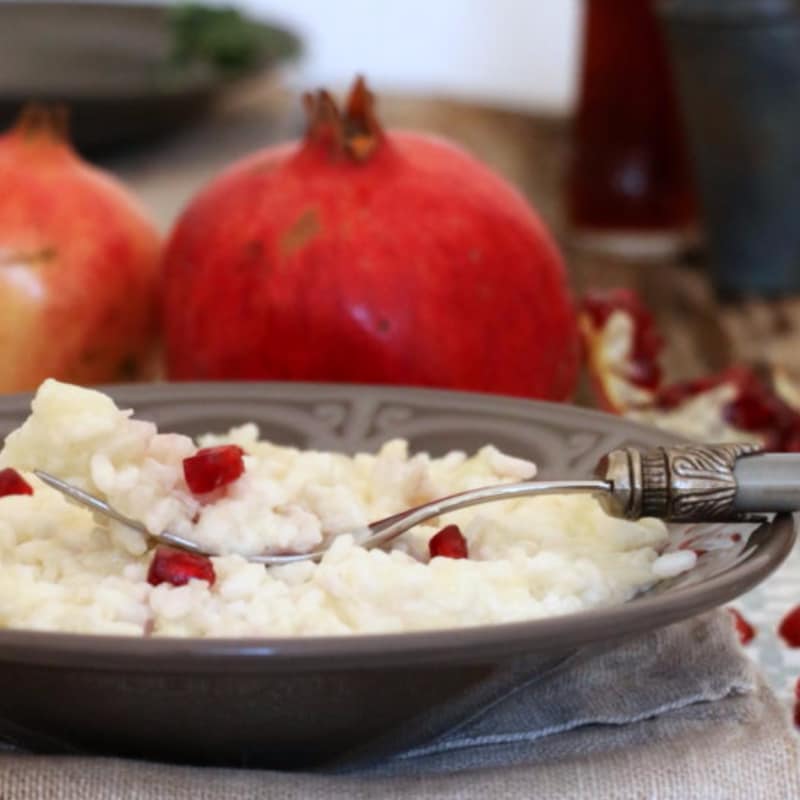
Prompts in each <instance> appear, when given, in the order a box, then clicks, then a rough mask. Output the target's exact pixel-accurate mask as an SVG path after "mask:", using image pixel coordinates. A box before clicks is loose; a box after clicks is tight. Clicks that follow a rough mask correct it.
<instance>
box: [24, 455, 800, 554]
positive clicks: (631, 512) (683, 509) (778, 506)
mask: <svg viewBox="0 0 800 800" xmlns="http://www.w3.org/2000/svg"><path fill="white" fill-rule="evenodd" d="M34 473H35V474H36V476H37V477H38V478H40V479H41V480H42V481H43V482H44V483H46V484H48V485H49V486H52V487H53V488H54V489H57V490H58V491H60V492H62V493H63V494H64V495H66V496H67V497H68V498H70V499H71V500H74V501H76V502H77V503H80V504H81V505H84V506H86V507H88V508H90V509H92V510H93V511H96V512H98V513H100V514H102V515H103V516H105V517H108V518H110V519H113V520H116V521H117V522H120V523H122V524H123V525H126V526H127V527H129V528H132V529H134V530H136V531H139V532H140V533H144V534H145V535H147V536H150V537H151V538H153V539H155V540H156V541H158V542H161V543H163V544H168V545H171V546H173V547H179V548H181V549H183V550H188V551H190V552H192V553H200V554H202V555H215V554H214V553H210V552H208V551H207V550H205V549H203V548H202V547H201V546H200V545H198V544H197V543H196V542H193V541H191V540H190V539H185V538H183V537H182V536H177V535H175V534H173V533H170V532H169V531H162V532H161V533H158V534H155V533H152V532H151V531H149V530H147V528H146V527H145V526H144V525H143V524H142V523H141V522H140V521H138V520H135V519H131V518H130V517H128V516H126V515H124V514H122V513H121V512H120V511H118V510H117V509H115V508H113V507H112V506H110V505H109V504H108V503H106V502H105V501H104V500H101V499H100V498H99V497H96V496H94V495H92V494H89V493H88V492H85V491H83V489H79V488H78V487H77V486H73V485H72V484H70V483H67V482H66V481H62V480H61V479H60V478H57V477H55V476H54V475H51V474H49V473H47V472H42V471H41V470H34ZM596 475H597V477H596V478H594V479H591V480H555V481H537V480H528V481H521V482H518V483H506V484H500V485H494V486H483V487H480V488H477V489H470V490H468V491H465V492H459V493H458V494H452V495H449V496H447V497H441V498H439V499H436V500H432V501H430V502H428V503H423V504H422V505H419V506H415V507H414V508H410V509H407V510H406V511H401V512H400V513H398V514H393V515H392V516H390V517H386V518H385V519H381V520H378V521H376V522H372V523H370V524H369V525H367V526H366V527H365V528H362V529H360V530H357V531H350V533H352V534H353V535H355V536H356V540H357V541H358V543H359V546H361V547H364V548H366V549H372V548H374V547H383V546H385V545H386V544H388V543H389V542H391V541H392V540H393V539H396V538H397V537H398V536H400V535H401V534H403V533H405V532H406V531H408V530H409V529H411V528H413V527H414V526H415V525H419V524H420V523H422V522H425V521H426V520H429V519H432V518H434V517H438V516H440V515H442V514H446V513H448V512H450V511H456V510H458V509H461V508H467V507H469V506H475V505H480V504H483V503H490V502H496V501H498V500H510V499H513V498H518V497H531V496H537V495H553V494H576V493H577V494H590V495H594V496H596V497H597V499H598V500H599V501H600V502H601V504H602V505H603V507H604V509H605V510H606V512H607V513H609V514H611V515H612V516H617V517H623V518H626V519H639V518H641V517H644V516H649V517H658V518H660V519H663V520H665V521H681V522H711V521H715V520H729V521H734V520H745V521H748V520H751V519H752V517H751V516H749V514H750V513H751V512H759V513H775V512H780V511H794V510H796V509H800V455H798V454H785V453H760V452H759V448H758V447H757V446H755V445H749V444H722V445H683V446H677V447H659V448H656V449H655V450H651V451H641V450H638V449H636V448H632V447H629V448H625V449H621V450H613V451H612V452H610V453H608V455H606V456H604V457H603V458H602V459H601V461H600V463H599V464H598V466H597V469H596ZM328 547H329V544H328V545H326V546H325V547H323V548H322V549H318V550H314V551H311V552H308V553H288V554H275V555H272V554H270V555H253V556H247V559H248V561H252V562H255V563H258V564H264V565H266V566H280V565H284V564H292V563H295V562H298V561H309V560H310V561H319V560H320V559H321V558H322V557H323V556H324V555H325V553H326V551H327V549H328Z"/></svg>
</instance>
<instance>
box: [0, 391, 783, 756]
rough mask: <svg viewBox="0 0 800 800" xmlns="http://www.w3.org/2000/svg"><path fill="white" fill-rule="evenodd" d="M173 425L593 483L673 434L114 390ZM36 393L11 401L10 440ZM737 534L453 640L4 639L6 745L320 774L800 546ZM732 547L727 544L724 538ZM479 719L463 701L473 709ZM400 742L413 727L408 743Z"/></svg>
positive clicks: (691, 533)
mask: <svg viewBox="0 0 800 800" xmlns="http://www.w3.org/2000/svg"><path fill="white" fill-rule="evenodd" d="M110 393H111V394H112V395H113V396H114V397H115V398H116V399H117V400H118V401H119V402H121V403H122V404H123V405H125V406H130V407H133V408H135V409H136V410H137V413H138V415H139V416H141V417H145V418H149V419H153V420H155V421H157V422H158V423H159V425H160V426H162V427H163V428H164V429H171V430H177V431H181V432H184V433H189V434H196V433H200V432H205V431H212V430H217V431H219V430H224V429H226V428H227V427H228V426H230V425H232V424H236V423H240V422H242V421H246V420H255V421H256V422H258V423H259V424H260V426H261V430H262V435H263V436H264V437H267V438H270V439H273V440H275V441H278V442H283V443H292V444H297V445H300V446H303V447H317V448H328V449H334V450H341V451H345V452H352V451H355V450H358V449H368V450H373V449H374V448H376V447H377V446H378V445H379V444H380V443H381V442H383V441H385V440H386V439H388V438H392V437H397V436H402V437H405V438H407V439H409V440H410V442H411V446H412V448H413V449H425V450H429V451H431V452H433V453H437V454H441V453H443V452H444V451H446V450H448V449H451V448H461V449H468V450H472V449H475V448H476V447H478V446H480V445H482V444H485V443H487V442H493V443H494V444H496V445H497V446H499V447H501V448H502V449H505V450H507V451H508V452H510V453H514V454H517V455H520V456H524V457H528V458H532V459H534V460H535V461H537V462H538V463H539V465H540V467H541V473H540V474H541V475H542V476H543V477H547V476H550V477H552V476H556V475H560V476H583V475H587V474H588V473H589V472H590V471H591V469H592V467H593V466H594V464H595V462H596V461H597V459H598V457H599V456H600V455H601V454H603V453H605V452H606V451H608V450H610V449H612V448H614V447H619V446H621V445H630V444H633V445H640V446H648V445H654V444H661V443H664V442H665V441H667V440H668V437H666V436H665V434H663V433H661V432H659V431H656V430H653V429H651V428H647V427H643V426H639V425H635V424H632V423H629V422H626V421H623V420H620V419H618V418H615V417H610V416H607V415H604V414H599V413H594V412H590V411H584V410H580V409H576V408H572V407H568V406H560V405H552V404H547V403H535V402H529V401H524V400H515V399H508V398H500V397H494V396H490V395H477V394H461V393H455V392H442V391H430V390H427V391H426V390H418V389H399V388H390V387H359V386H346V385H310V384H257V383H249V384H237V383H228V384H188V383H187V384H164V385H148V386H123V387H116V388H113V389H111V390H110ZM29 402H30V397H29V396H15V397H6V398H0V434H3V433H5V432H7V431H8V430H10V429H11V428H13V427H15V426H16V425H17V424H18V423H19V422H20V420H21V419H23V418H24V417H25V416H26V414H27V411H28V406H29ZM734 530H736V531H742V530H744V531H746V532H748V531H750V530H752V526H750V528H744V529H743V528H742V526H738V527H737V526H730V525H724V526H720V525H701V526H692V527H691V530H688V529H687V528H686V527H685V526H684V527H675V528H673V529H671V545H670V546H671V547H677V546H678V545H679V544H680V543H681V542H682V541H684V540H685V538H687V537H691V538H692V539H693V540H695V541H696V542H697V545H696V546H697V547H698V548H699V549H707V550H708V552H707V553H706V555H703V556H701V558H700V559H699V562H698V566H697V567H696V568H695V570H693V571H692V572H691V573H689V574H686V575H683V576H680V577H679V578H677V579H673V580H671V581H669V582H664V583H662V584H660V585H659V587H657V589H655V590H653V591H651V592H648V593H645V594H642V595H641V596H639V597H638V598H636V599H635V600H633V601H631V602H630V603H628V604H626V605H622V606H617V607H613V608H606V609H599V610H595V611H590V612H584V613H580V614H573V615H569V616H563V617H559V618H551V619H545V620H535V621H531V622H521V623H514V624H507V625H496V626H491V627H475V628H468V629H462V630H447V631H439V632H426V633H409V634H390V635H383V636H380V635H368V636H353V637H338V638H330V637H325V638H323V637H316V638H305V639H299V638H298V639H285V638H284V639H210V640H209V639H207V640H200V639H185V640H182V639H131V638H123V637H101V636H83V635H70V634H47V633H33V632H25V631H0V682H1V683H2V685H3V686H5V687H13V690H11V691H9V690H6V691H3V692H0V735H4V736H5V737H7V738H10V739H12V740H14V741H16V742H17V743H19V744H22V745H25V746H29V747H39V748H47V749H51V750H52V749H73V750H75V749H78V750H88V751H93V752H104V753H115V754H125V755H133V756H143V757H148V758H156V759H163V760H175V761H189V762H195V763H227V764H261V765H271V766H308V765H310V764H315V763H319V762H324V761H325V760H328V759H331V758H335V757H336V756H340V755H341V754H343V753H345V752H347V751H349V750H351V749H353V748H359V747H363V746H364V745H366V744H367V743H374V742H375V741H379V740H380V738H381V737H382V736H384V735H386V734H387V733H389V732H393V733H394V734H398V732H401V731H402V729H403V728H404V726H405V725H407V724H410V723H412V722H413V721H414V720H417V719H418V718H419V717H421V716H423V715H424V716H425V717H426V719H428V720H433V721H434V725H433V728H435V726H436V725H438V726H440V727H441V726H445V725H448V724H451V723H452V722H453V721H454V720H453V719H452V718H451V717H450V715H449V713H448V712H447V711H446V709H448V708H452V701H453V700H454V699H455V698H459V697H466V696H471V697H473V698H475V702H479V700H480V686H481V682H482V681H484V680H485V679H487V678H489V677H490V676H491V675H492V674H493V673H495V672H496V671H497V670H498V669H500V668H501V667H502V666H503V665H504V664H506V663H507V661H508V660H509V659H510V658H511V657H513V656H517V655H521V654H525V655H526V656H528V657H529V658H530V665H531V669H535V668H536V665H537V664H541V665H545V664H552V663H554V662H557V661H558V660H559V659H561V658H563V657H564V656H565V655H567V654H568V653H570V652H572V651H574V650H575V649H577V648H580V647H582V646H585V645H587V644H589V643H592V642H597V641H602V640H609V639H614V638H617V637H620V636H625V635H629V634H633V633H636V632H640V631H645V630H649V629H652V628H655V627H658V626H661V625H666V624H668V623H670V622H674V621H677V620H680V619H684V618H687V617H689V616H691V615H693V614H696V613H698V612H700V611H703V610H706V609H710V608H713V607H715V606H718V605H720V604H721V603H724V602H726V601H728V600H730V599H732V598H734V597H736V596H737V595H739V594H741V593H742V592H744V591H746V590H748V589H749V588H751V587H752V586H754V585H755V584H757V583H758V582H759V581H761V580H763V579H764V578H765V577H766V576H767V575H768V574H769V573H770V572H772V571H773V570H774V569H775V568H776V567H777V566H778V565H779V564H780V563H781V561H782V560H783V559H784V558H785V556H786V555H787V554H788V552H789V550H790V549H791V547H792V544H793V543H794V538H795V532H794V527H793V523H792V520H791V518H790V517H779V518H776V520H775V521H774V522H772V523H771V524H765V525H763V526H761V527H760V528H758V529H757V530H755V532H753V533H752V534H751V535H750V536H749V537H748V536H743V537H742V540H741V541H739V542H735V543H734V542H733V541H732V537H731V536H730V533H731V532H732V531H734ZM719 543H725V544H726V546H725V547H723V548H721V549H717V548H716V545H717V544H719ZM463 711H464V709H463V707H462V708H461V713H463ZM398 735H401V734H398Z"/></svg>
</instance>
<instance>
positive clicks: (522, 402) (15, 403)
mask: <svg viewBox="0 0 800 800" xmlns="http://www.w3.org/2000/svg"><path fill="white" fill-rule="evenodd" d="M93 388H97V389H99V390H101V391H104V392H107V393H108V394H110V395H112V396H119V395H122V396H124V397H125V398H126V399H125V402H126V403H128V402H130V403H131V404H135V403H136V401H137V398H139V399H146V398H150V399H151V400H152V399H155V397H156V396H157V395H158V394H161V393H163V392H167V393H169V394H170V395H171V397H170V401H171V402H179V401H180V396H181V395H183V394H186V395H189V394H190V395H192V397H193V399H195V400H196V399H197V395H198V393H200V394H202V395H204V397H205V398H206V399H208V398H212V399H213V397H215V396H216V397H219V398H222V397H225V398H227V399H228V400H230V399H231V395H232V394H235V395H237V397H241V396H244V397H245V398H246V399H249V400H252V399H253V398H254V397H257V398H258V399H265V400H266V399H269V400H276V399H292V398H293V399H295V400H297V399H298V396H300V395H302V396H307V397H308V399H317V400H319V399H321V395H323V396H324V395H338V396H345V397H346V396H348V395H349V396H352V395H353V393H363V392H377V393H379V394H382V395H388V396H389V399H390V400H392V401H397V402H403V401H404V400H405V401H410V400H414V399H416V400H420V399H424V400H429V401H430V400H436V401H439V402H445V403H446V404H447V405H450V406H452V404H454V403H455V405H456V406H472V407H474V406H475V405H478V406H481V405H482V406H483V409H482V410H483V411H485V412H486V411H489V409H488V408H487V407H486V405H485V404H486V403H487V401H491V403H492V404H493V405H492V409H499V408H502V409H503V410H505V411H507V412H508V411H511V412H513V411H518V412H520V413H521V414H522V415H523V416H527V417H529V418H531V417H532V416H533V417H536V416H537V415H536V413H535V412H536V411H537V410H541V411H543V412H544V413H543V414H542V416H544V417H547V416H549V415H550V414H552V413H554V412H557V414H556V416H567V417H571V418H577V419H578V420H580V419H586V420H592V421H593V422H595V423H598V422H607V423H610V424H611V425H612V427H614V428H618V429H619V428H622V429H624V430H625V431H626V432H628V433H629V434H630V436H631V437H635V435H636V434H637V433H639V434H640V435H641V436H645V437H646V438H649V439H651V440H654V441H655V440H660V441H661V443H663V444H669V443H675V442H676V441H681V440H680V439H678V437H675V436H673V435H671V434H668V433H665V432H663V431H660V430H658V429H656V428H654V427H651V426H649V425H645V424H642V423H638V422H633V421H630V420H626V419H624V418H620V417H615V416H613V415H611V414H607V413H605V412H600V411H595V410H592V409H584V408H579V407H575V406H572V405H567V404H564V403H553V402H547V401H540V400H530V399H525V398H516V397H508V396H499V395H493V394H488V393H482V392H464V391H454V390H443V389H429V388H424V387H419V388H418V387H408V386H394V385H379V384H342V383H337V384H328V383H308V382H262V381H253V382H234V381H226V382H188V381H187V382H176V383H168V382H163V383H151V384H115V385H103V386H97V387H93ZM154 393H155V394H154ZM33 394H34V393H33V392H25V393H17V394H12V395H5V396H2V397H0V415H8V414H15V413H25V412H26V409H27V406H29V404H30V400H31V398H32V397H33ZM176 394H177V395H178V397H175V395H176ZM479 410H480V409H479ZM796 535H797V534H796V530H795V521H794V518H793V516H792V515H791V514H779V515H777V516H776V517H775V518H774V519H773V520H771V521H767V522H764V523H762V524H761V525H760V526H759V528H758V529H757V530H755V531H754V532H753V533H752V534H751V537H750V541H751V542H752V541H753V540H756V544H755V545H753V546H752V547H751V548H750V549H749V552H748V551H745V552H746V555H745V556H744V557H743V559H742V560H741V561H740V562H738V563H737V564H735V565H733V566H731V567H729V568H727V569H726V570H723V571H722V572H720V573H718V574H716V575H714V576H712V577H711V578H707V579H706V580H703V581H701V582H699V583H696V584H691V585H688V586H683V587H678V588H675V589H669V590H667V591H665V592H664V593H661V594H657V595H649V596H643V597H641V598H638V599H634V600H632V601H629V602H627V603H623V604H621V605H615V606H607V607H600V608H595V609H589V610H586V611H581V612H577V613H573V614H565V615H560V616H554V617H546V618H541V619H532V620H523V621H519V622H509V623H501V624H496V625H480V626H471V627H464V628H446V629H435V630H424V631H412V632H403V633H382V634H342V635H336V636H292V637H289V636H285V637H239V638H226V637H209V638H200V637H191V638H190V637H186V638H183V637H166V636H163V637H162V636H158V637H137V636H119V635H105V634H80V633H59V632H49V631H34V630H28V629H2V630H0V662H12V663H21V664H28V665H38V666H50V667H73V666H83V667H85V666H86V665H87V663H88V664H91V666H92V667H93V668H98V669H110V670H114V671H117V670H118V671H136V670H141V671H149V670H152V669H153V668H158V669H160V670H163V671H166V672H192V673H203V672H206V673H208V672H211V673H216V672H220V671H230V670H235V671H263V670H267V671H271V670H278V671H281V670H286V669H287V668H288V669H292V670H316V669H319V668H321V667H324V668H325V669H350V668H354V667H358V668H386V667H387V666H392V667H396V666H397V667H399V666H403V667H406V666H419V665H423V664H442V663H447V664H449V665H453V664H468V663H474V662H486V661H492V660H495V661H496V660H497V657H498V654H502V655H508V656H512V655H517V654H520V653H523V652H530V653H533V652H546V651H550V650H553V649H554V648H559V649H562V650H568V649H577V648H578V647H582V646H584V645H587V644H591V643H595V642H598V641H600V640H606V639H608V631H609V630H612V631H613V630H619V631H620V635H624V636H627V635H632V634H635V633H641V632H643V631H646V630H650V629H652V628H653V627H656V626H661V625H665V624H669V623H670V622H677V621H679V620H683V619H686V618H688V617H690V616H693V615H694V614H696V613H699V612H701V611H704V610H710V609H712V608H716V607H718V606H719V605H721V604H723V603H725V602H727V601H729V600H731V599H733V598H734V597H736V596H738V595H740V594H742V593H743V592H744V591H747V590H748V589H750V588H752V587H753V586H755V585H756V584H757V583H759V582H760V581H761V580H763V579H764V578H765V577H766V576H767V575H769V574H770V573H771V572H773V571H774V570H775V569H776V568H777V567H778V566H779V565H780V564H781V563H782V562H783V560H784V559H785V558H786V557H787V556H788V554H789V552H790V551H791V549H792V547H793V546H794V543H795V539H796ZM531 640H534V641H533V642H532V641H531Z"/></svg>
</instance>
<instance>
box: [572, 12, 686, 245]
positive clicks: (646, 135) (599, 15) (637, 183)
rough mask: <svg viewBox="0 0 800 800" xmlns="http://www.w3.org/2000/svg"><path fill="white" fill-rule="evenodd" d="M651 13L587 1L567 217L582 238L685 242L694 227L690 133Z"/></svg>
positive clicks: (653, 15)
mask: <svg viewBox="0 0 800 800" xmlns="http://www.w3.org/2000/svg"><path fill="white" fill-rule="evenodd" d="M654 9H655V2H654V0H586V19H585V31H584V52H583V64H582V72H581V80H580V101H579V108H578V113H577V118H576V121H575V142H574V146H575V149H574V159H573V163H572V168H571V173H570V177H569V185H568V214H569V218H570V222H571V223H572V226H573V228H574V229H575V230H576V232H577V233H578V234H580V233H581V232H583V231H586V232H592V231H594V232H598V233H602V232H610V233H616V234H617V235H619V234H620V233H622V232H630V233H632V234H634V235H636V234H642V233H645V234H646V233H655V234H662V235H663V234H665V233H669V232H679V233H685V231H687V230H688V229H689V227H690V224H691V222H692V221H693V220H694V217H695V204H694V195H693V191H692V186H691V180H690V171H689V168H688V163H687V157H686V150H685V145H684V138H683V131H682V127H681V123H680V118H679V114H678V109H677V107H676V97H675V92H674V90H673V85H672V78H671V73H670V68H669V63H668V60H667V53H666V47H665V43H664V40H663V38H662V35H661V31H660V29H659V26H658V20H657V19H656V15H655V10H654ZM698 80H702V76H698Z"/></svg>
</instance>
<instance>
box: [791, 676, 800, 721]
mask: <svg viewBox="0 0 800 800" xmlns="http://www.w3.org/2000/svg"><path fill="white" fill-rule="evenodd" d="M793 716H794V724H795V725H796V726H797V727H798V728H800V678H798V679H797V682H796V683H795V685H794V715H793Z"/></svg>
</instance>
